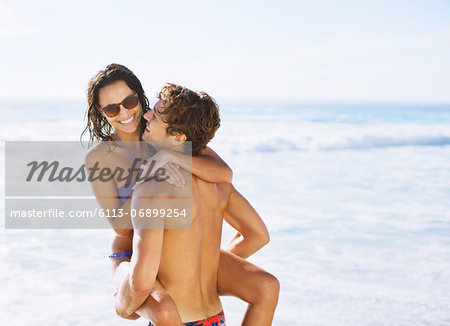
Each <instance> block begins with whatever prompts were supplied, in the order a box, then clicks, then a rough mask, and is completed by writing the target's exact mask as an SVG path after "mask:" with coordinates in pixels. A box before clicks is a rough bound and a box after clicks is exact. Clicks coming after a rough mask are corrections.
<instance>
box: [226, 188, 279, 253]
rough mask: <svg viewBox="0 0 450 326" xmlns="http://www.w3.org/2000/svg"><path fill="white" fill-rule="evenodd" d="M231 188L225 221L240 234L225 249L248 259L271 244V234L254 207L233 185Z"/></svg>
mask: <svg viewBox="0 0 450 326" xmlns="http://www.w3.org/2000/svg"><path fill="white" fill-rule="evenodd" d="M231 187H232V190H231V193H230V197H229V199H228V206H227V207H226V209H225V213H224V219H225V221H227V222H228V224H230V225H231V226H232V227H233V228H234V229H236V230H237V231H238V232H237V233H236V235H235V236H234V237H233V238H232V239H231V241H230V242H229V243H228V244H227V246H226V248H225V249H226V250H228V251H230V252H232V253H233V254H235V255H238V256H240V257H242V258H247V257H249V256H251V255H252V254H254V253H255V252H256V251H258V250H259V249H261V248H262V247H263V246H265V245H266V244H267V243H269V241H270V238H269V232H268V230H267V227H266V225H265V224H264V222H263V220H262V219H261V217H260V216H259V214H258V213H257V212H256V211H255V209H254V208H253V207H252V205H250V203H249V202H248V201H247V200H246V199H245V198H244V197H243V196H242V195H241V194H240V193H239V192H238V191H237V190H236V189H235V188H234V187H233V185H231Z"/></svg>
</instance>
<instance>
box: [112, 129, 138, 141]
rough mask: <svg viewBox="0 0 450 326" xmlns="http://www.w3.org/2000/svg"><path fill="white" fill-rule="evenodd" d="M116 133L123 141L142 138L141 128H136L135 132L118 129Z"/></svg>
mask: <svg viewBox="0 0 450 326" xmlns="http://www.w3.org/2000/svg"><path fill="white" fill-rule="evenodd" d="M116 135H117V137H119V139H120V140H121V141H139V140H141V137H140V134H139V130H136V131H135V132H133V133H126V132H120V130H116Z"/></svg>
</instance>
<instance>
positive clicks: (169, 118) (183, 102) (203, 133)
mask: <svg viewBox="0 0 450 326" xmlns="http://www.w3.org/2000/svg"><path fill="white" fill-rule="evenodd" d="M158 98H159V99H160V100H163V101H164V109H162V110H160V111H159V112H158V113H159V114H160V115H161V118H162V120H163V121H164V122H165V123H167V124H168V125H169V126H168V127H167V133H168V134H171V135H174V134H176V133H182V134H184V135H186V140H188V141H192V155H200V153H201V152H202V151H203V150H204V149H205V147H206V144H208V142H209V141H210V140H211V139H212V138H213V137H214V134H215V133H216V131H217V129H219V127H220V117H219V107H218V105H217V103H216V101H215V100H214V99H213V98H212V97H211V96H209V95H208V94H206V93H205V92H195V91H192V90H190V89H188V88H186V87H183V86H180V85H175V84H166V85H165V86H164V87H163V88H162V89H161V91H160V92H159V94H158Z"/></svg>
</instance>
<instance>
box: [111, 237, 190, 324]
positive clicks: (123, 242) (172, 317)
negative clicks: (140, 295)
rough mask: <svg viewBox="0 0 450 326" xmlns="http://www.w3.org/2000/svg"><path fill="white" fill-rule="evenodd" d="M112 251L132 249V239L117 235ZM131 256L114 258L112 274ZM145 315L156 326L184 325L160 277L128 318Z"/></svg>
mask: <svg viewBox="0 0 450 326" xmlns="http://www.w3.org/2000/svg"><path fill="white" fill-rule="evenodd" d="M111 249H112V252H114V253H117V252H123V251H131V250H132V247H131V240H130V239H127V238H121V237H117V236H115V237H114V238H113V241H112V244H111ZM129 261H130V257H127V258H121V259H113V260H112V263H111V268H112V274H113V278H114V273H115V271H116V269H117V267H118V266H119V265H120V264H121V263H122V262H129ZM139 317H143V318H145V319H147V320H150V321H151V322H152V324H153V325H155V326H166V325H167V326H173V325H174V326H178V325H183V323H182V321H181V318H180V315H179V314H178V310H177V306H176V305H175V302H174V301H173V300H172V298H171V297H170V295H169V293H167V291H166V290H165V289H164V287H163V286H162V285H161V283H160V282H159V280H158V279H156V281H155V284H154V286H153V289H152V291H151V293H150V295H149V297H148V298H147V299H146V300H145V302H144V303H143V304H142V306H140V307H139V308H138V309H137V310H136V312H135V313H134V314H132V315H131V316H129V317H128V318H126V319H138V318H139Z"/></svg>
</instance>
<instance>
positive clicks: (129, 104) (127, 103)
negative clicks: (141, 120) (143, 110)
mask: <svg viewBox="0 0 450 326" xmlns="http://www.w3.org/2000/svg"><path fill="white" fill-rule="evenodd" d="M122 105H123V106H124V108H125V109H128V110H130V109H133V108H135V107H136V105H138V98H137V96H136V95H130V96H127V97H126V98H125V99H124V100H123V101H122Z"/></svg>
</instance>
